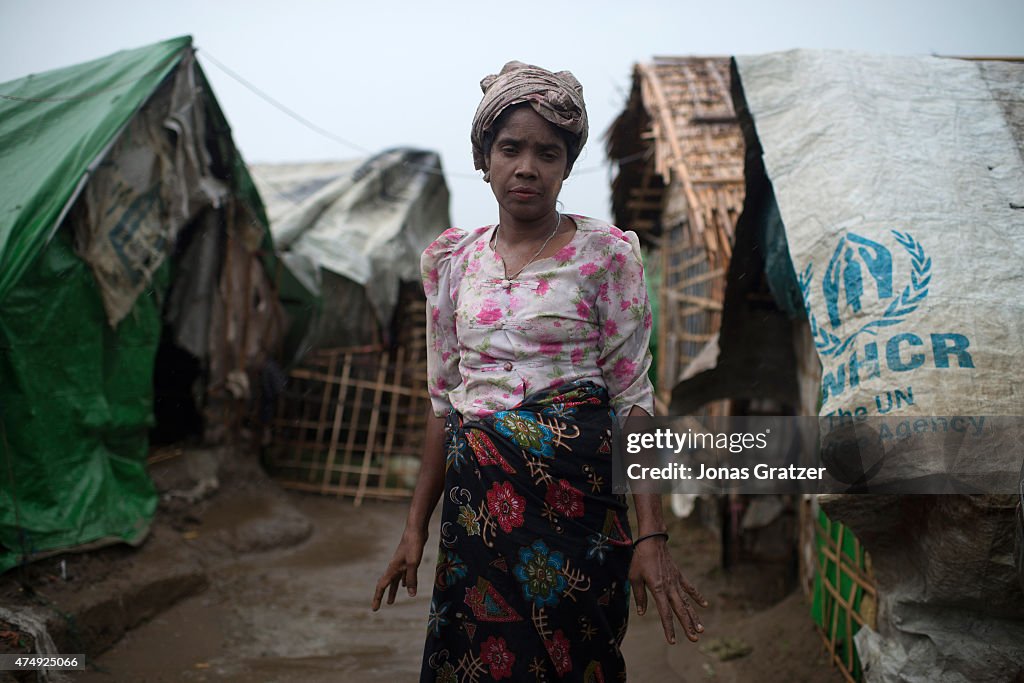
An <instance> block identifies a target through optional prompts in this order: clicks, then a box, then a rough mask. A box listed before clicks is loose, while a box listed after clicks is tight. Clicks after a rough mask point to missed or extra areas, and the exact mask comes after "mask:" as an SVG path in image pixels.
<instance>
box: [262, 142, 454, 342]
mask: <svg viewBox="0 0 1024 683" xmlns="http://www.w3.org/2000/svg"><path fill="white" fill-rule="evenodd" d="M252 173H253V177H254V178H255V180H256V183H257V186H258V187H259V188H260V194H261V195H262V196H263V197H264V200H265V201H266V202H267V209H268V213H269V215H270V217H271V231H272V232H273V235H274V242H275V244H276V245H277V248H278V249H280V250H281V251H282V252H283V256H282V257H283V259H284V260H285V262H286V263H287V264H288V266H289V268H290V269H291V270H292V271H293V272H295V273H296V276H297V277H299V279H300V280H302V281H303V282H304V283H305V284H306V285H307V286H308V287H310V288H312V287H318V288H319V291H320V292H321V294H322V296H323V300H324V304H323V315H322V317H321V318H320V320H319V321H318V322H317V323H315V324H314V326H313V327H312V328H311V330H310V333H309V336H308V337H307V339H306V341H305V343H304V348H303V349H302V351H303V352H304V351H305V350H308V349H309V348H316V347H324V346H351V345H360V344H371V343H377V342H379V341H381V339H382V338H384V339H386V337H387V330H388V329H389V328H390V326H391V323H392V317H393V315H394V311H395V306H396V304H397V302H398V295H399V286H400V284H401V283H402V282H414V283H418V282H419V279H420V272H419V263H420V254H421V253H422V252H423V250H424V249H425V248H426V247H427V245H429V244H430V242H431V241H433V239H434V238H436V237H437V236H438V235H439V234H441V233H442V232H443V231H444V230H446V229H447V228H448V227H449V218H448V196H449V195H448V188H447V185H446V184H445V181H444V175H443V172H442V169H441V160H440V157H439V156H438V155H437V154H436V153H434V152H429V151H421V150H415V149H406V148H399V149H393V150H387V151H384V152H381V153H380V154H377V155H376V156H374V157H371V158H370V159H366V160H362V161H358V162H334V163H309V164H273V165H271V164H263V165H254V166H253V167H252Z"/></svg>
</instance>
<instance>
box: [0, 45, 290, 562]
mask: <svg viewBox="0 0 1024 683" xmlns="http://www.w3.org/2000/svg"><path fill="white" fill-rule="evenodd" d="M0 92H2V93H4V94H10V93H14V95H13V96H15V97H16V99H14V100H11V99H5V100H2V101H0V107H2V109H0V114H2V115H0V141H2V143H3V144H2V147H0V155H2V159H3V163H2V164H0V169H2V173H3V174H4V179H5V180H10V182H9V183H8V186H7V188H6V190H7V191H5V193H4V195H3V197H2V198H0V202H2V203H0V264H2V266H0V448H2V450H0V468H2V469H3V471H4V475H3V476H2V477H0V571H3V570H6V569H8V568H10V567H12V566H14V565H15V564H17V563H18V562H23V561H29V560H32V559H38V558H40V557H44V556H46V555H47V554H51V553H55V552H61V551H64V550H68V549H85V548H90V547H95V546H97V545H102V544H107V543H111V542H116V541H125V542H128V543H139V542H141V541H142V540H143V538H144V537H145V534H146V532H147V530H148V527H149V522H150V520H151V519H152V516H153V513H154V511H155V508H156V502H157V498H156V492H155V489H154V487H153V484H152V482H151V481H150V479H149V476H148V474H147V472H146V466H145V457H146V454H147V451H148V432H149V429H150V428H151V427H152V426H153V424H154V415H153V401H154V364H155V358H156V355H157V350H158V348H159V347H160V345H161V343H162V339H163V330H164V326H165V324H166V325H168V326H169V328H170V329H171V332H172V334H171V335H169V337H171V338H173V339H174V341H175V342H176V343H177V345H178V346H180V347H181V348H183V349H185V350H187V351H188V352H189V353H190V354H192V355H193V356H195V357H196V358H198V359H199V360H200V361H201V362H202V364H203V367H204V369H205V373H204V375H203V379H205V380H206V381H207V382H208V383H209V384H208V386H205V387H200V393H201V394H205V395H206V396H205V398H206V399H207V401H208V404H207V405H206V406H203V407H204V408H206V410H207V414H208V415H209V416H212V417H222V414H221V413H222V412H223V408H224V406H225V405H226V404H227V402H228V401H230V400H232V399H233V398H234V397H232V396H228V388H227V387H228V386H229V385H230V383H229V382H228V379H229V376H231V377H234V378H236V380H237V381H236V382H235V384H239V383H242V384H249V385H252V384H253V383H254V380H257V381H258V379H259V378H258V372H259V368H260V367H261V364H262V362H263V361H264V360H265V359H266V357H267V355H268V353H269V349H272V348H273V347H274V345H275V343H276V342H277V341H278V340H279V339H280V337H281V335H282V332H283V330H282V327H283V325H284V315H283V313H282V311H281V304H280V302H279V301H278V299H277V295H276V290H275V288H274V286H273V283H272V282H271V280H270V277H269V275H268V273H274V274H276V275H278V276H281V281H282V283H284V284H287V285H289V286H291V287H292V288H291V290H290V291H292V293H293V299H292V301H293V302H294V303H297V304H300V303H301V304H302V305H306V303H303V302H307V303H308V297H307V298H306V299H303V297H302V292H301V288H298V287H295V286H294V285H295V283H294V281H293V280H288V279H287V278H286V277H284V276H285V275H287V273H286V272H285V273H281V272H279V271H278V269H277V268H276V261H275V259H274V256H273V251H272V248H271V240H270V235H269V231H268V230H267V227H266V221H265V218H264V217H263V209H262V206H261V204H260V201H259V197H258V195H256V193H255V189H254V187H253V186H252V184H251V181H250V180H249V177H248V173H247V171H246V169H245V166H244V164H243V163H242V162H241V160H240V159H239V156H238V153H237V151H236V150H235V148H234V144H233V142H232V141H231V138H230V136H229V135H228V134H227V133H226V131H227V130H228V126H227V124H226V122H225V121H224V119H223V114H222V113H221V112H220V110H219V108H218V107H217V105H216V102H215V100H214V99H213V97H212V95H211V94H210V89H209V85H208V84H207V83H206V81H205V78H204V77H203V75H202V72H201V70H199V69H198V66H197V65H195V63H194V60H193V59H192V54H191V39H190V38H187V37H186V38H179V39H175V40H173V41H167V42H165V43H159V44H157V45H153V46H150V47H148V48H141V49H138V50H132V51H128V52H121V53H117V54H115V55H112V56H110V57H108V58H105V59H101V60H97V61H95V62H90V63H88V64H84V65H80V66H76V67H69V68H67V69H60V70H57V71H54V72H49V73H45V74H39V75H35V76H31V77H28V78H25V79H21V80H19V81H14V82H12V83H9V84H5V85H0ZM215 175H216V178H215V177H214V176H215ZM186 233H187V234H186ZM178 243H180V245H181V246H182V247H183V250H182V252H183V253H182V254H180V255H179V256H178V257H177V258H175V256H174V254H175V252H174V248H175V247H176V246H178ZM186 278H187V280H186ZM169 300H170V305H168V302H169ZM165 314H166V315H165ZM246 373H251V374H252V376H251V377H250V376H249V375H247V374H246ZM239 377H244V380H242V379H238V378H239ZM210 385H212V388H211V386H210ZM231 386H233V385H231ZM218 411H220V412H218Z"/></svg>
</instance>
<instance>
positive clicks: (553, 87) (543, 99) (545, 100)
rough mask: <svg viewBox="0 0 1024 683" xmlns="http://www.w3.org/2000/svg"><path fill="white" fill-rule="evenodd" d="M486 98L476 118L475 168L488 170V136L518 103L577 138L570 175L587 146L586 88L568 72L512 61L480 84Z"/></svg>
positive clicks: (567, 171)
mask: <svg viewBox="0 0 1024 683" xmlns="http://www.w3.org/2000/svg"><path fill="white" fill-rule="evenodd" d="M480 89H481V90H483V91H484V97H483V99H482V100H480V106H478V107H477V108H476V115H475V116H474V117H473V130H472V133H471V134H470V139H471V140H472V142H473V166H474V167H475V168H478V169H480V170H486V169H487V159H486V158H485V156H484V134H485V133H487V131H489V130H490V129H491V126H493V125H494V121H495V120H496V119H497V118H498V117H499V116H500V115H501V112H503V111H505V110H506V109H508V108H509V107H511V106H512V105H514V104H520V103H523V102H527V103H529V104H530V106H531V107H533V109H534V111H536V112H537V113H538V114H540V115H541V116H542V117H544V119H545V120H547V121H550V122H551V123H552V124H554V125H556V126H558V127H559V128H561V129H563V130H566V131H568V132H570V133H572V135H573V136H574V137H575V139H576V144H575V145H574V146H572V147H570V148H569V150H568V153H569V164H568V167H567V168H566V170H565V172H566V174H568V173H569V169H571V168H572V164H573V162H574V161H576V157H578V156H579V155H580V150H582V149H583V145H585V144H586V143H587V129H588V128H589V125H588V123H587V105H586V104H585V103H584V102H583V86H582V85H580V82H579V81H577V80H576V77H575V76H573V75H572V74H571V73H570V72H568V71H559V72H558V73H552V72H551V71H548V70H547V69H542V68H540V67H539V66H533V65H531V64H523V63H522V62H514V61H513V62H509V63H508V64H506V65H505V66H504V67H502V69H501V73H499V74H498V75H496V76H495V75H490V76H487V77H485V78H484V79H483V80H482V81H480Z"/></svg>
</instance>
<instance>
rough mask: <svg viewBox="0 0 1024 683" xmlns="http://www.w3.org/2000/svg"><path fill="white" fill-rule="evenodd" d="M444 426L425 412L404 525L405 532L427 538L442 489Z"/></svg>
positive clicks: (442, 419) (439, 420) (431, 413)
mask: <svg viewBox="0 0 1024 683" xmlns="http://www.w3.org/2000/svg"><path fill="white" fill-rule="evenodd" d="M444 424H445V418H443V417H437V416H435V415H434V412H433V410H430V409H429V408H428V413H427V433H426V437H425V438H424V441H423V457H422V460H421V461H420V473H419V477H417V479H416V487H415V488H414V489H413V492H412V502H411V503H410V504H409V515H408V517H407V518H406V522H405V528H406V531H407V532H414V533H422V534H423V535H424V536H426V535H427V527H428V525H429V524H430V516H431V515H432V514H433V513H434V508H435V507H436V506H437V501H438V499H439V498H440V497H441V490H442V488H443V487H444V436H445V434H444Z"/></svg>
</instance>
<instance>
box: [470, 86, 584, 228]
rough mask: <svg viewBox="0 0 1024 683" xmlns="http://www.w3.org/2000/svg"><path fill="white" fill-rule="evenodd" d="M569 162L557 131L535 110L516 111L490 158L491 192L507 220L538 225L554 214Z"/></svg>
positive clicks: (524, 108)
mask: <svg viewBox="0 0 1024 683" xmlns="http://www.w3.org/2000/svg"><path fill="white" fill-rule="evenodd" d="M568 162H569V158H568V152H567V150H566V147H565V140H563V139H562V136H561V135H560V134H559V132H558V129H557V128H555V126H553V125H552V124H551V123H548V122H547V121H546V120H544V119H543V118H542V117H541V116H540V114H538V113H537V112H535V111H534V110H533V108H532V107H529V106H527V107H516V108H515V109H514V110H512V111H511V112H510V113H509V116H508V118H507V119H506V121H505V124H504V125H503V126H502V127H501V129H500V130H499V131H498V133H497V135H496V136H495V138H494V144H493V145H491V153H490V156H489V157H488V165H489V168H488V170H489V172H490V174H491V191H492V192H494V197H495V199H497V200H498V206H500V207H501V211H502V212H503V213H505V214H507V218H504V220H507V219H508V218H512V219H515V220H517V221H522V222H530V221H535V220H538V219H541V218H544V217H545V216H548V215H550V214H551V212H552V211H554V209H555V201H556V200H557V199H558V193H559V192H560V191H561V189H562V180H563V178H564V177H565V171H566V168H567V165H568Z"/></svg>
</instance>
